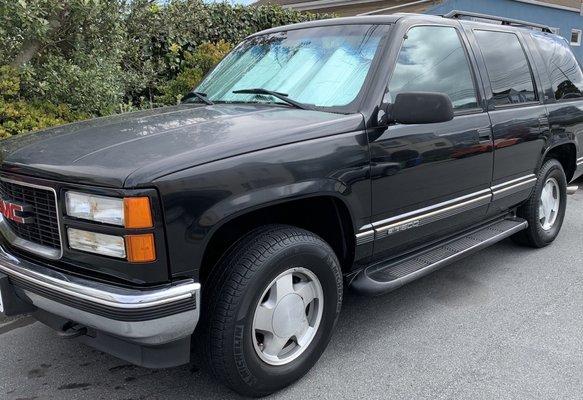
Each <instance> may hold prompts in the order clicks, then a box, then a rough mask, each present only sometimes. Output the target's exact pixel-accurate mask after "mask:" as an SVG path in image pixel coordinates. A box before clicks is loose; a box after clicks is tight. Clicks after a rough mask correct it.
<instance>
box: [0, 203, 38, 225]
mask: <svg viewBox="0 0 583 400" xmlns="http://www.w3.org/2000/svg"><path fill="white" fill-rule="evenodd" d="M26 208H27V207H25V206H23V205H21V204H15V203H11V202H9V201H7V200H2V199H0V214H2V215H3V216H4V217H5V218H8V219H9V220H11V221H14V222H18V223H19V224H26V223H29V222H31V221H32V218H27V217H23V216H22V213H24V212H26Z"/></svg>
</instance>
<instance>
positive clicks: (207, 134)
mask: <svg viewBox="0 0 583 400" xmlns="http://www.w3.org/2000/svg"><path fill="white" fill-rule="evenodd" d="M359 129H363V117H362V115H360V114H353V115H340V114H332V113H327V112H320V111H307V110H300V109H293V108H288V107H280V106H267V105H240V104H238V105H234V104H230V105H223V104H221V105H213V106H201V105H197V104H187V105H181V106H176V107H165V108H160V109H154V110H148V111H140V112H135V113H129V114H122V115H117V116H113V117H106V118H98V119H94V120H89V121H84V122H79V123H74V124H69V125H63V126H60V127H57V128H52V129H47V130H44V131H41V132H36V133H31V134H25V135H21V136H15V137H13V138H11V139H8V140H4V141H2V142H0V146H1V147H2V153H1V157H2V158H1V161H2V169H4V170H7V171H11V172H16V173H22V174H27V175H34V176H39V177H43V178H48V179H54V180H60V181H65V182H74V183H82V184H88V185H97V186H107V187H118V188H121V187H138V186H144V185H147V184H148V183H150V182H151V181H152V180H153V179H155V178H157V177H160V176H163V175H167V174H169V173H172V172H175V171H179V170H181V169H185V168H189V167H193V166H196V165H200V164H204V163H208V162H211V161H215V160H218V159H223V158H227V157H233V156H236V155H238V154H243V153H248V152H251V151H256V150H261V149H264V148H269V147H274V146H281V145H284V144H287V143H293V142H297V141H301V140H309V139H313V138H317V137H323V136H329V135H332V134H337V133H345V132H351V131H356V130H359Z"/></svg>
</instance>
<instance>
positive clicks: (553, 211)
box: [538, 178, 561, 231]
mask: <svg viewBox="0 0 583 400" xmlns="http://www.w3.org/2000/svg"><path fill="white" fill-rule="evenodd" d="M560 206H561V192H560V190H559V183H558V182H557V180H556V179H555V178H549V179H547V181H546V182H545V185H544V186H543V189H542V191H541V195H540V200H539V212H538V214H539V221H540V224H541V226H542V228H543V229H544V230H545V231H548V230H550V229H551V228H552V227H553V226H554V225H555V222H556V220H557V216H558V215H559V208H560Z"/></svg>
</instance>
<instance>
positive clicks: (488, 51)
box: [475, 31, 537, 105]
mask: <svg viewBox="0 0 583 400" xmlns="http://www.w3.org/2000/svg"><path fill="white" fill-rule="evenodd" d="M475 33H476V38H477V40H478V44H479V45H480V49H481V50H482V55H483V56H484V62H485V63H486V69H487V70H488V77H489V78H490V84H491V85H492V92H493V93H494V103H495V104H496V105H506V104H516V103H525V102H528V101H535V100H536V99H537V97H536V94H535V92H534V84H533V82H532V74H531V71H530V66H529V64H528V60H527V58H526V54H525V53H524V49H523V48H522V46H521V44H520V42H519V41H518V37H517V36H516V35H515V34H513V33H506V32H490V31H475Z"/></svg>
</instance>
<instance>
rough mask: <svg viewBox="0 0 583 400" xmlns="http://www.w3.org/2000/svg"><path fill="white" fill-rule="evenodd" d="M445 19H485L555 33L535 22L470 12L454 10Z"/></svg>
mask: <svg viewBox="0 0 583 400" xmlns="http://www.w3.org/2000/svg"><path fill="white" fill-rule="evenodd" d="M444 17H445V18H454V19H462V18H463V17H469V18H479V19H483V20H490V21H498V22H501V25H510V26H522V27H526V28H536V29H540V30H541V31H543V32H548V33H553V31H552V30H551V28H550V27H549V26H547V25H542V24H536V23H534V22H527V21H521V20H519V19H512V18H505V17H497V16H495V15H488V14H480V13H473V12H468V11H458V10H453V11H451V12H449V13H447V14H445V15H444Z"/></svg>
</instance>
